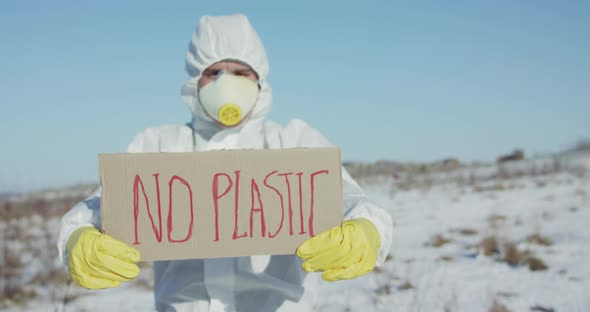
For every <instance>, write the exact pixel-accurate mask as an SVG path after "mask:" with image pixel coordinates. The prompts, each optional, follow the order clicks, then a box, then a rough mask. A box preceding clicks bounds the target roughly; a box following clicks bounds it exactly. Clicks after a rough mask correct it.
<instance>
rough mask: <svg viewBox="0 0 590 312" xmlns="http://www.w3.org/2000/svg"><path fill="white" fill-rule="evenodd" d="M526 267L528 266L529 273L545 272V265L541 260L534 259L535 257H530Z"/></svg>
mask: <svg viewBox="0 0 590 312" xmlns="http://www.w3.org/2000/svg"><path fill="white" fill-rule="evenodd" d="M528 265H529V269H530V270H531V271H545V270H547V265H545V263H544V262H543V260H541V259H539V258H536V257H530V258H529V259H528Z"/></svg>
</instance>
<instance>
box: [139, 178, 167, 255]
mask: <svg viewBox="0 0 590 312" xmlns="http://www.w3.org/2000/svg"><path fill="white" fill-rule="evenodd" d="M158 175H159V174H157V173H156V174H154V178H155V179H156V191H157V194H158V227H157V228H156V224H155V223H154V217H153V216H152V212H151V211H150V202H149V200H148V197H147V194H146V193H145V188H144V186H143V182H142V181H141V178H140V177H139V175H138V174H136V175H135V180H134V181H133V220H134V224H135V241H134V242H133V245H139V244H140V242H139V230H138V218H139V194H138V193H139V186H141V192H142V194H143V198H144V200H145V205H146V209H147V212H148V216H149V218H150V221H151V223H152V230H153V231H154V234H155V235H156V240H157V241H158V243H160V242H162V207H161V205H160V183H159V181H158Z"/></svg>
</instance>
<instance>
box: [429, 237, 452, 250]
mask: <svg viewBox="0 0 590 312" xmlns="http://www.w3.org/2000/svg"><path fill="white" fill-rule="evenodd" d="M450 242H451V240H450V239H447V238H445V237H444V236H442V235H441V234H437V235H436V236H435V237H433V238H432V242H431V244H432V246H433V247H435V248H438V247H441V246H443V245H445V244H448V243H450Z"/></svg>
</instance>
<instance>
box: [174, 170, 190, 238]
mask: <svg viewBox="0 0 590 312" xmlns="http://www.w3.org/2000/svg"><path fill="white" fill-rule="evenodd" d="M175 180H178V181H180V183H182V184H184V186H186V188H187V189H188V194H189V203H190V205H189V208H190V213H191V219H190V222H189V227H188V233H187V234H186V237H185V238H184V239H179V240H176V239H173V238H172V186H173V184H174V181H175ZM168 185H169V189H170V192H169V195H170V196H169V198H170V201H169V205H168V241H170V242H171V243H183V242H186V241H187V240H189V239H190V238H191V237H192V236H193V224H194V220H195V216H194V210H193V190H192V189H191V186H190V185H189V184H188V183H187V182H186V180H184V179H183V178H181V177H179V176H177V175H175V176H172V178H171V179H170V183H168Z"/></svg>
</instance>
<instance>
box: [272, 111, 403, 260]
mask: <svg viewBox="0 0 590 312" xmlns="http://www.w3.org/2000/svg"><path fill="white" fill-rule="evenodd" d="M281 139H282V141H283V147H328V146H334V145H333V144H332V143H330V142H329V141H328V139H326V138H325V137H324V136H323V135H322V134H321V133H320V132H319V131H318V130H316V129H314V128H312V127H310V126H309V125H307V124H306V123H305V122H304V121H301V120H298V119H295V120H292V121H291V122H289V123H288V124H287V126H286V127H285V128H284V130H283V132H282V133H281ZM342 196H343V203H344V207H343V209H344V220H350V219H355V218H365V219H368V220H369V221H371V222H372V223H373V224H374V225H375V227H376V228H377V231H378V232H379V235H380V236H381V248H380V249H379V255H378V258H377V265H382V264H383V263H384V262H385V259H386V257H387V255H388V254H389V250H390V249H391V243H392V240H393V220H392V218H391V216H390V215H389V214H388V213H387V212H386V211H385V209H383V208H382V207H380V206H379V205H377V204H376V203H374V202H372V201H371V200H370V199H369V198H367V196H366V194H365V192H364V191H363V190H362V188H361V187H360V186H359V185H358V183H357V182H356V181H355V180H354V179H353V178H352V177H351V176H350V174H349V173H348V172H347V171H346V169H345V168H344V167H342Z"/></svg>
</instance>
